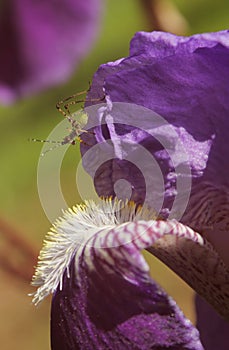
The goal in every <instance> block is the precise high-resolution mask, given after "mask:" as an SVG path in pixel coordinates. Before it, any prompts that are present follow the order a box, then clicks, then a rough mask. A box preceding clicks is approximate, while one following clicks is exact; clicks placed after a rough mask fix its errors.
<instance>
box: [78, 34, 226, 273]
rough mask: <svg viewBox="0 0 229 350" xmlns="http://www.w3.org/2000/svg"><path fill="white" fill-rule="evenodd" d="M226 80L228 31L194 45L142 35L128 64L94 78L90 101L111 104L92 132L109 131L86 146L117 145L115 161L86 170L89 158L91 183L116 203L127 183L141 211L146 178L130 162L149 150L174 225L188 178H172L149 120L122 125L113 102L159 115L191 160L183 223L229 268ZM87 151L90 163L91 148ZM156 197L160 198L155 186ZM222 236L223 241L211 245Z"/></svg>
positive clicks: (102, 69) (173, 145)
mask: <svg viewBox="0 0 229 350" xmlns="http://www.w3.org/2000/svg"><path fill="white" fill-rule="evenodd" d="M228 76H229V32H228V31H223V32H218V33H208V34H200V35H195V36H192V37H190V38H184V37H177V36H174V35H172V34H168V33H160V32H153V33H137V34H136V35H135V37H134V39H133V40H132V42H131V50H130V56H129V57H127V58H125V59H123V60H119V61H116V62H113V63H108V64H105V65H102V66H101V67H100V68H99V70H98V71H97V72H96V74H95V76H94V80H93V84H92V88H91V91H90V93H89V96H88V98H89V100H90V98H102V97H103V96H104V93H105V96H106V101H107V109H105V110H104V112H103V115H102V114H101V113H100V114H99V113H98V114H97V123H95V122H94V125H100V124H101V121H102V120H103V122H104V121H105V124H106V125H103V127H102V128H101V127H100V128H99V127H96V128H95V134H96V135H95V138H94V140H92V138H93V136H92V135H91V141H87V144H89V145H93V146H94V145H95V144H96V143H101V142H102V141H103V142H104V140H106V141H107V140H108V139H111V142H110V143H111V144H113V157H112V159H111V158H110V159H109V161H106V162H104V163H103V164H101V165H100V167H99V168H97V165H96V163H95V162H90V163H88V162H87V158H86V157H84V166H85V168H86V170H87V171H88V172H89V173H90V174H91V175H93V177H94V183H95V186H96V189H97V192H98V193H99V195H104V196H109V195H114V194H116V195H117V193H116V192H115V183H116V182H117V181H118V180H120V179H125V182H124V184H125V186H124V187H123V192H124V193H125V187H126V182H129V187H130V188H131V190H132V196H131V199H133V200H134V201H136V202H138V203H143V202H144V200H145V197H146V195H147V193H146V188H145V177H144V172H143V173H141V171H140V170H139V169H138V166H137V164H135V163H134V162H132V163H131V162H128V161H127V159H128V156H129V155H130V153H131V152H133V151H134V148H136V145H142V146H144V147H145V148H146V149H147V150H148V151H149V152H150V153H151V154H152V158H154V159H155V160H156V162H157V163H158V164H159V166H160V168H161V173H162V176H163V180H164V184H165V186H164V204H163V208H162V211H161V215H163V216H164V217H168V215H169V214H170V212H171V207H172V204H173V202H174V201H175V198H176V196H177V191H176V189H177V183H178V181H179V180H182V178H183V177H184V173H182V172H178V173H176V174H175V175H176V179H174V177H171V176H170V174H171V173H172V172H173V170H174V166H173V164H171V159H170V157H169V156H168V152H167V149H163V147H162V145H159V144H158V142H155V139H153V138H149V137H148V135H149V134H151V132H150V131H151V130H150V126H149V123H148V120H146V119H145V118H144V117H142V115H141V114H139V122H140V123H141V129H142V130H139V129H137V128H136V127H135V125H133V124H132V123H131V121H130V119H131V118H130V117H128V113H126V116H125V115H124V114H123V124H121V123H120V118H119V117H118V116H117V115H116V114H115V113H113V114H112V107H113V106H114V104H115V102H122V103H126V102H127V103H131V104H137V105H140V106H144V107H146V108H149V109H150V110H152V111H153V112H155V113H157V114H159V115H160V116H161V117H162V118H164V120H166V121H167V122H168V123H169V124H170V125H171V126H173V128H174V130H175V131H176V133H177V135H178V137H179V140H180V141H181V142H182V145H183V153H184V151H185V153H186V155H187V158H188V159H189V161H188V163H189V167H190V170H191V175H192V188H191V197H190V201H189V204H188V205H187V209H186V211H185V214H184V216H183V218H182V222H184V223H185V224H187V225H189V226H191V227H193V228H194V229H195V230H197V231H198V232H201V233H202V234H203V235H204V236H205V237H206V238H207V239H208V240H209V241H210V242H211V243H212V244H213V245H214V247H215V248H216V250H217V251H219V253H220V254H221V257H222V258H223V259H224V262H225V264H227V266H228V267H229V262H228V258H227V256H228V252H227V250H228V249H227V244H226V241H225V240H224V236H226V235H227V236H228V234H226V233H228V228H229V219H228V218H229V215H228V214H229V191H228V188H229V179H228V172H229V163H228V157H229V143H228V142H227V139H228V136H229V132H228V130H229V119H228V113H229V99H228V96H229V84H228V78H227V77H228ZM108 110H109V111H111V112H110V114H111V116H112V119H111V118H110V119H109V122H108V121H107V119H106V114H107V111H108ZM90 117H91V116H90ZM94 118H96V116H94ZM124 123H125V124H127V125H124ZM153 123H154V119H153V118H152V125H153ZM89 124H90V118H89ZM157 132H158V133H160V130H159V128H158V130H155V134H157ZM147 133H148V135H147ZM165 137H166V136H165ZM167 139H168V142H169V141H170V140H171V135H170V133H168V134H167ZM175 141H176V140H175ZM175 141H173V140H171V145H170V148H171V149H172V150H173V154H177V157H176V160H177V161H178V165H180V166H182V165H183V159H182V158H180V160H179V152H180V150H179V149H177V148H176V142H175ZM125 143H129V145H130V151H129V152H128V153H126V152H125V151H123V152H122V148H121V147H120V145H122V144H125ZM81 147H82V148H81V149H82V154H83V156H84V155H85V153H86V151H87V150H88V147H87V146H85V145H81ZM117 150H118V152H117ZM106 153H107V148H105V147H103V146H102V143H101V147H100V158H101V159H103V158H105V157H104V156H103V155H104V154H106ZM111 153H112V152H111V151H110V154H111ZM93 167H94V169H92V168H93ZM147 167H148V164H145V168H146V171H145V172H146V173H147ZM151 177H152V178H153V176H152V175H151ZM155 181H156V179H155ZM120 192H122V191H121V190H120ZM151 192H155V188H154V187H153V186H152V188H151ZM178 195H182V193H178ZM175 217H176V216H175ZM176 218H177V217H176ZM225 232H226V233H225ZM217 233H218V234H217ZM224 233H225V234H224ZM216 234H217V237H220V238H219V239H218V238H217V239H213V236H214V237H216Z"/></svg>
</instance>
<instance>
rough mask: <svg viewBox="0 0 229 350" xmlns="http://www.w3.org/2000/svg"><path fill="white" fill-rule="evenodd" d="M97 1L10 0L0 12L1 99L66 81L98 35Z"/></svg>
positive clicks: (25, 93) (12, 100) (2, 5)
mask: <svg viewBox="0 0 229 350" xmlns="http://www.w3.org/2000/svg"><path fill="white" fill-rule="evenodd" d="M99 12H100V1H99V0H89V1H84V0H63V1H60V0H50V1H33V0H19V1H18V0H6V1H3V3H2V4H1V14H0V44H1V68H0V101H1V102H2V103H4V104H8V103H12V102H14V101H15V100H16V99H17V98H21V97H24V96H27V95H31V94H33V93H36V92H37V91H40V90H42V89H44V88H47V87H49V86H52V85H54V84H58V83H62V82H64V81H65V80H66V79H67V78H68V77H69V76H70V74H72V72H73V70H74V68H75V67H76V65H77V64H78V63H79V61H80V60H81V58H82V57H83V56H84V55H85V53H86V52H87V50H88V49H89V47H90V46H91V43H92V42H93V40H94V39H95V35H96V33H97V29H98V24H99V23H98V22H99Z"/></svg>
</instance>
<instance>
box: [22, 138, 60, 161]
mask: <svg viewBox="0 0 229 350" xmlns="http://www.w3.org/2000/svg"><path fill="white" fill-rule="evenodd" d="M28 140H29V141H30V142H41V143H54V144H55V146H53V147H50V148H48V149H47V150H45V151H44V152H42V153H41V154H40V157H43V156H44V155H45V154H46V153H48V152H49V151H53V150H54V149H55V148H58V147H60V146H62V145H63V141H54V140H40V139H34V138H29V139H28Z"/></svg>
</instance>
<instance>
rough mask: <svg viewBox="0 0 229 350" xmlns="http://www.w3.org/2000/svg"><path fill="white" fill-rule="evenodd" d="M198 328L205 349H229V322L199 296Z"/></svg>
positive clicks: (197, 305) (197, 300) (197, 304)
mask: <svg viewBox="0 0 229 350" xmlns="http://www.w3.org/2000/svg"><path fill="white" fill-rule="evenodd" d="M196 307H197V328H198V329H199V331H200V337H201V341H202V344H203V346H204V349H205V350H216V349H219V350H228V349H229V322H228V321H226V320H224V319H223V318H221V317H220V316H219V315H218V314H217V313H216V312H215V310H214V309H213V308H212V307H211V306H210V305H208V304H207V303H206V302H205V301H204V300H203V299H201V298H200V297H199V296H197V297H196Z"/></svg>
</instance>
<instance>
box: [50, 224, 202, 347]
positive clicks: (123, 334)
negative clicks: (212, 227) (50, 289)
mask: <svg viewBox="0 0 229 350" xmlns="http://www.w3.org/2000/svg"><path fill="white" fill-rule="evenodd" d="M168 235H169V236H171V237H176V239H177V241H179V240H180V239H181V240H187V241H192V242H193V244H197V245H200V246H201V245H203V240H202V238H201V237H200V236H199V235H198V234H196V233H195V232H193V231H192V230H191V229H189V228H187V227H185V226H183V225H182V224H179V223H176V222H168V223H166V222H164V221H148V222H147V221H138V222H131V223H127V224H123V225H121V226H118V227H117V228H114V229H111V230H109V231H107V232H104V233H103V232H100V233H98V234H96V235H95V236H93V237H92V239H91V240H90V241H88V242H87V245H85V246H84V248H83V249H82V251H81V253H80V255H79V252H78V254H77V255H76V257H75V259H73V261H72V262H71V265H70V269H69V272H68V273H67V271H66V272H65V275H64V280H63V287H62V290H59V289H58V290H57V291H56V293H55V295H54V296H53V301H52V312H51V317H52V319H51V332H52V342H51V344H52V349H53V350H60V349H61V350H68V349H69V350H70V349H71V350H72V349H75V350H76V349H85V350H86V349H87V350H90V349H91V350H92V349H101V350H102V349H120V350H121V349H131V350H140V349H141V350H149V349H155V350H156V349H159V348H160V349H165V348H166V349H179V350H181V349H184V350H185V349H192V350H194V349H203V348H202V346H201V344H200V342H199V340H198V333H197V332H196V330H195V328H194V327H193V326H192V325H191V323H190V322H189V321H188V320H186V319H185V318H184V316H183V314H182V313H181V311H180V310H179V309H178V307H177V306H176V304H175V302H174V301H173V300H172V299H171V298H170V297H168V296H167V295H166V294H165V293H164V291H163V290H161V288H159V287H158V286H157V285H156V284H155V282H153V280H152V279H151V278H150V277H149V274H148V273H149V267H148V265H147V264H146V262H145V260H144V258H143V256H142V255H141V253H140V251H141V250H142V249H143V248H147V247H150V246H152V245H153V244H156V245H157V242H159V240H160V238H161V239H163V237H166V236H168ZM182 237H183V238H182ZM176 243H177V242H175V244H173V248H174V249H175V250H176ZM165 245H166V244H165ZM189 247H190V246H189ZM155 249H156V246H155Z"/></svg>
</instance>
